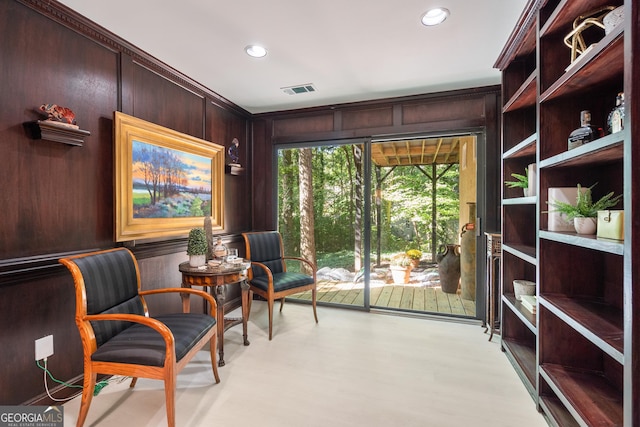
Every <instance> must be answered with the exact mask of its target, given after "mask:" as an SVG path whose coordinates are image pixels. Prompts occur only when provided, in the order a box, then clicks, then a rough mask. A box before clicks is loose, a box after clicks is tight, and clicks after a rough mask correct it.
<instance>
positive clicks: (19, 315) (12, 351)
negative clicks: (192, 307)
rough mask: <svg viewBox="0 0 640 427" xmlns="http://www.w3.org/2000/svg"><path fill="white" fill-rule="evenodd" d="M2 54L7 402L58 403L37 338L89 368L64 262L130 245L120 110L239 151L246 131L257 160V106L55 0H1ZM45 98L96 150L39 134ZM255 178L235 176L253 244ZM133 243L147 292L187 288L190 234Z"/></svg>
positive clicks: (230, 227) (240, 223)
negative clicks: (120, 169) (123, 207)
mask: <svg viewBox="0 0 640 427" xmlns="http://www.w3.org/2000/svg"><path fill="white" fill-rule="evenodd" d="M0 52H1V63H2V66H1V67H0V82H1V83H0V85H2V91H1V93H2V96H1V97H0V159H1V161H2V170H3V172H2V174H0V187H1V188H2V191H1V192H0V201H1V202H2V206H3V215H2V225H1V226H0V360H2V361H3V363H1V364H0V384H2V387H0V404H3V405H13V404H21V403H38V402H42V403H43V404H44V402H47V403H50V401H48V400H47V398H46V394H45V393H44V387H43V375H42V371H41V370H40V369H39V368H38V367H37V366H36V364H35V361H34V359H35V357H34V341H35V340H36V339H38V338H40V337H42V336H45V335H49V334H52V335H53V336H54V355H53V356H52V357H51V358H49V361H48V362H49V368H50V369H51V371H52V373H53V375H54V376H55V377H56V378H58V379H61V380H64V381H72V382H73V381H77V380H78V379H79V378H80V376H81V374H82V351H81V346H80V340H79V338H78V332H77V328H76V326H75V323H74V310H75V296H74V291H73V284H72V280H71V276H70V275H69V274H68V273H67V271H66V269H64V268H63V267H61V266H59V265H58V262H57V260H58V258H59V257H60V256H62V255H63V254H66V253H71V252H78V251H85V250H90V249H96V248H108V247H113V246H116V244H115V243H114V240H113V224H114V214H113V194H114V191H113V179H114V176H113V167H114V165H113V130H112V129H113V113H114V111H116V110H118V111H123V112H125V113H127V114H130V115H133V116H136V117H138V118H141V119H143V120H147V121H149V122H153V123H156V124H159V125H161V126H165V127H168V128H171V129H175V130H177V131H180V132H183V133H186V134H189V135H192V136H195V137H198V138H201V139H204V140H208V141H213V142H216V143H218V144H221V145H225V146H227V147H228V146H229V145H230V144H231V140H232V139H233V138H238V139H239V140H240V142H241V147H242V148H243V149H242V150H241V155H243V156H245V159H242V160H243V161H245V160H248V159H247V158H246V153H247V152H248V151H249V147H250V140H249V133H248V129H249V125H250V120H251V115H250V114H249V113H248V112H246V111H244V110H243V109H241V108H239V107H237V106H235V105H234V104H232V103H230V102H228V101H226V100H225V99H223V98H221V97H219V96H218V95H216V94H215V93H214V92H212V91H210V90H208V89H207V88H204V87H201V86H200V85H198V84H197V83H196V82H193V81H191V80H190V79H189V78H188V77H186V76H184V75H180V74H179V73H177V72H176V71H175V70H173V69H172V68H170V67H168V66H166V65H164V64H162V63H160V62H158V61H157V60H155V59H154V58H152V57H150V56H149V55H147V54H145V53H144V52H141V51H139V50H137V49H136V48H134V47H132V46H130V45H129V44H128V43H127V42H126V41H124V40H121V39H119V38H118V37H116V36H114V35H113V34H110V33H107V32H105V31H104V30H103V29H101V28H99V27H96V26H95V25H93V24H92V23H91V22H90V21H88V20H86V19H84V18H83V17H81V16H79V15H77V14H76V13H74V12H72V11H70V10H69V9H67V8H66V7H64V6H62V5H60V4H58V3H57V2H55V1H53V2H44V1H38V0H3V1H2V2H0ZM44 103H55V104H59V105H62V106H65V107H69V108H71V109H72V110H73V111H74V112H75V113H76V118H77V121H78V124H79V125H80V127H81V128H82V129H85V130H88V131H90V132H91V136H89V137H87V138H86V141H85V144H84V146H82V147H74V146H70V145H65V144H61V143H57V142H50V141H44V140H33V139H30V138H29V137H28V134H27V132H26V131H25V128H24V126H23V123H25V122H29V121H34V120H37V119H39V118H41V116H40V115H39V114H38V113H36V111H35V110H36V109H37V107H38V106H40V105H41V104H44ZM245 163H246V161H245ZM249 182H250V181H249V175H248V174H247V175H245V176H231V175H225V229H224V232H223V233H222V234H223V235H224V238H225V241H226V242H228V243H229V244H230V245H231V246H236V247H238V248H241V249H243V248H244V245H243V244H242V245H241V240H240V236H239V233H240V232H242V231H245V230H248V229H250V228H251V216H250V215H251V210H250V209H248V208H247V206H249V204H250V202H249V200H250V195H251V188H250V187H249ZM132 249H133V250H134V252H135V253H136V256H137V257H138V260H139V263H140V267H141V276H142V281H143V287H145V288H159V287H168V286H179V284H180V274H179V272H178V269H177V265H178V264H179V263H180V262H182V261H185V260H186V259H187V256H186V252H185V250H186V239H184V238H179V239H172V240H168V241H156V242H153V241H148V242H136V244H135V246H134V247H132ZM235 291H236V289H230V293H231V294H232V295H230V298H229V299H231V300H232V304H234V301H235V300H236V298H235V296H236V294H235V293H234V292H235ZM180 306H181V303H180V300H179V298H177V299H175V300H173V299H158V300H155V301H152V309H154V308H155V309H156V312H162V311H167V310H169V309H174V308H176V309H180ZM198 307H200V306H198ZM54 385H55V384H50V386H51V387H53V386H54ZM69 393H70V391H68V390H60V392H59V394H58V396H64V395H68V394H69Z"/></svg>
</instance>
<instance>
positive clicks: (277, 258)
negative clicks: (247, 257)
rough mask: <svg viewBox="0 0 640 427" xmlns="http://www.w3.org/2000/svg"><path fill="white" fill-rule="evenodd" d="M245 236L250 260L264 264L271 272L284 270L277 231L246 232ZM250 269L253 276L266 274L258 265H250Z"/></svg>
mask: <svg viewBox="0 0 640 427" xmlns="http://www.w3.org/2000/svg"><path fill="white" fill-rule="evenodd" d="M246 236H247V238H248V240H249V246H250V247H251V249H250V253H251V261H257V262H261V263H263V264H265V265H266V266H267V267H268V268H269V270H271V272H272V273H281V272H282V271H283V270H284V261H283V260H282V246H281V240H280V234H279V233H278V232H277V231H270V232H262V233H247V235H246ZM251 270H252V272H253V275H254V276H262V275H266V273H265V272H264V270H263V269H262V268H260V267H252V269H251Z"/></svg>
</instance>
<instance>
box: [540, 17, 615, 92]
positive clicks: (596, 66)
mask: <svg viewBox="0 0 640 427" xmlns="http://www.w3.org/2000/svg"><path fill="white" fill-rule="evenodd" d="M623 27H624V25H618V26H617V27H616V28H615V29H614V30H613V31H612V32H611V33H609V34H607V35H606V36H605V37H604V38H603V39H602V40H600V41H599V42H598V43H597V44H596V46H595V47H594V48H593V49H592V50H591V51H589V52H587V53H585V54H584V55H581V56H580V57H578V59H576V61H575V63H574V65H573V66H572V67H571V68H569V70H568V71H566V72H565V73H564V74H563V75H562V76H561V77H560V78H559V79H558V80H556V81H555V82H554V83H553V84H552V85H551V86H550V87H549V88H548V89H547V90H545V91H544V92H543V93H542V94H541V95H540V102H541V103H542V102H546V101H550V100H552V99H555V98H558V97H560V96H564V95H569V94H571V93H573V92H576V91H579V90H584V89H589V88H591V87H592V86H595V85H598V84H600V83H603V82H606V81H609V80H611V79H612V78H614V77H616V76H621V75H622V74H623V69H624V43H623Z"/></svg>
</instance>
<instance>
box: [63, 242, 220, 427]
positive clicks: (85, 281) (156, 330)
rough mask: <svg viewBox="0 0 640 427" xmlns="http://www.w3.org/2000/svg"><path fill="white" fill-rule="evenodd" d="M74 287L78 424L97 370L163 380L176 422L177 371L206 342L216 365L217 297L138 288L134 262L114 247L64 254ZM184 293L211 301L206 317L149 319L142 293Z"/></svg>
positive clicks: (86, 408)
mask: <svg viewBox="0 0 640 427" xmlns="http://www.w3.org/2000/svg"><path fill="white" fill-rule="evenodd" d="M59 261H60V263H62V264H63V265H65V266H66V267H67V268H68V269H69V271H71V275H72V276H73V282H74V285H75V290H76V316H75V317H76V324H77V326H78V330H79V331H80V339H81V341H82V348H83V351H84V383H83V390H82V401H81V404H80V413H79V415H78V421H77V424H76V425H77V427H81V426H82V425H83V424H84V421H85V419H86V417H87V413H88V411H89V405H90V404H91V399H92V397H93V392H94V388H95V384H96V376H97V374H98V373H101V374H107V375H124V376H131V377H133V380H132V381H131V387H134V386H135V383H136V380H137V378H138V377H142V378H153V379H160V380H164V385H165V396H166V406H167V424H168V426H169V427H173V426H175V405H174V400H175V380H176V375H177V374H178V372H180V371H181V370H182V369H183V368H184V366H185V365H186V364H187V363H188V362H189V360H191V359H192V358H193V356H195V354H196V353H197V352H198V350H200V349H201V348H202V347H204V346H205V345H207V343H209V351H210V353H211V368H212V369H213V376H214V378H215V381H216V383H219V382H220V378H219V377H218V369H217V364H216V356H215V354H216V339H217V335H216V314H215V313H216V301H215V299H214V298H213V297H211V295H209V294H207V293H206V292H202V291H199V290H195V289H184V288H170V289H156V290H148V291H142V290H140V273H139V270H138V263H137V261H136V259H135V257H134V255H133V253H131V252H130V251H129V250H128V249H125V248H118V249H110V250H105V251H98V252H91V253H86V254H82V255H77V256H72V257H68V258H62V259H60V260H59ZM169 292H180V293H185V292H188V293H190V294H196V295H200V296H201V297H203V298H205V299H206V300H207V301H208V302H209V307H211V312H210V315H207V314H191V313H177V314H165V315H159V316H156V317H150V316H149V312H148V309H147V304H146V302H145V299H144V297H145V296H146V295H151V294H160V293H169Z"/></svg>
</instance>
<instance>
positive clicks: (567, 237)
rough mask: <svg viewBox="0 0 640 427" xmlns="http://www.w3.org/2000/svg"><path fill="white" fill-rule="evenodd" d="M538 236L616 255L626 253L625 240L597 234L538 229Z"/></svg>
mask: <svg viewBox="0 0 640 427" xmlns="http://www.w3.org/2000/svg"><path fill="white" fill-rule="evenodd" d="M538 237H539V238H541V239H546V240H551V241H554V242H559V243H565V244H567V245H572V246H578V247H581V248H586V249H593V250H595V251H601V252H608V253H611V254H614V255H624V242H622V241H618V240H611V239H602V238H598V237H596V236H595V235H593V236H591V235H584V234H576V233H573V232H560V231H547V230H540V231H538Z"/></svg>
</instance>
